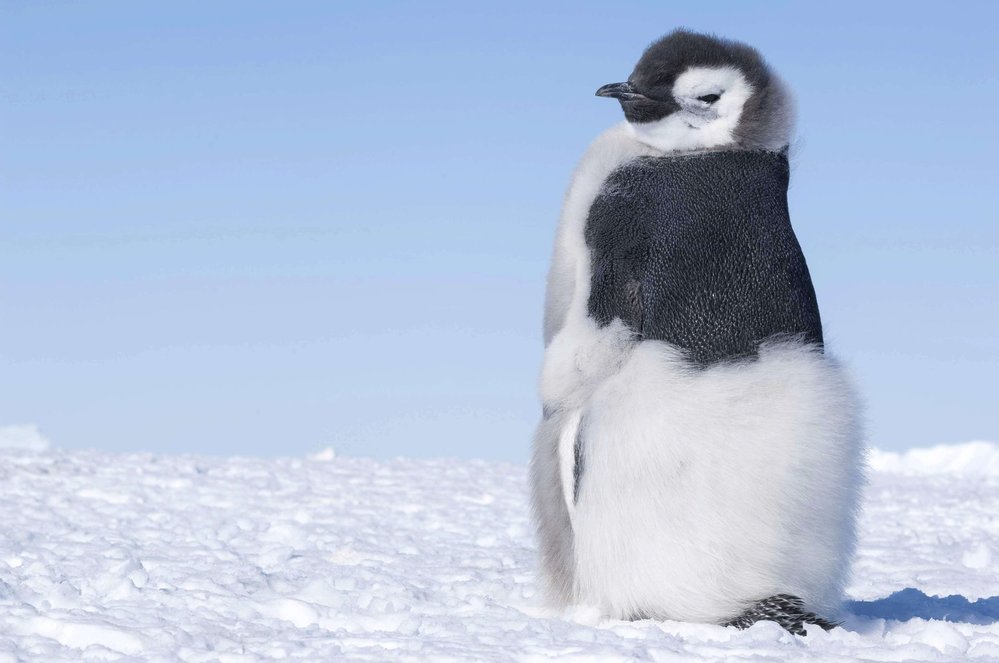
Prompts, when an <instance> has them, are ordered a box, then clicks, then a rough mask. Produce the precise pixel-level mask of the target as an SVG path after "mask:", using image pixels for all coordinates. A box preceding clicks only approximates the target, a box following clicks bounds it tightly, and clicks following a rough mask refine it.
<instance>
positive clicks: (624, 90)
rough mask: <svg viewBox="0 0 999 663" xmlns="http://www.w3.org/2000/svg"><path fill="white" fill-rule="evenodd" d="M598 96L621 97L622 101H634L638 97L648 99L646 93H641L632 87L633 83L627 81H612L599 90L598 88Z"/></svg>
mask: <svg viewBox="0 0 999 663" xmlns="http://www.w3.org/2000/svg"><path fill="white" fill-rule="evenodd" d="M597 96H598V97H610V98H612V99H620V100H621V101H634V100H638V99H646V98H647V97H646V96H645V95H644V94H640V93H639V92H637V91H636V90H635V88H633V87H631V83H628V82H627V81H626V82H624V83H611V84H609V85H605V86H603V87H602V88H600V89H599V90H597Z"/></svg>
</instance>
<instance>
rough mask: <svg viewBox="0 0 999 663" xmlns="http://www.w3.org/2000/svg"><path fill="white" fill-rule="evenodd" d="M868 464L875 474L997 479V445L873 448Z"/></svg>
mask: <svg viewBox="0 0 999 663" xmlns="http://www.w3.org/2000/svg"><path fill="white" fill-rule="evenodd" d="M869 463H870V466H871V469H873V470H875V471H877V472H894V473H900V474H938V473H953V474H962V475H978V476H999V444H996V443H994V442H983V441H977V442H967V443H965V444H941V445H938V446H935V447H929V448H926V449H910V450H908V451H903V452H901V453H899V452H893V451H879V450H877V449H874V450H872V451H871V455H870V458H869Z"/></svg>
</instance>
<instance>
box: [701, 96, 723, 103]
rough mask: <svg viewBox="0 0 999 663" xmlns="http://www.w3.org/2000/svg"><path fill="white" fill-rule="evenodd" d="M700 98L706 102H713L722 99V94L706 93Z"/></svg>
mask: <svg viewBox="0 0 999 663" xmlns="http://www.w3.org/2000/svg"><path fill="white" fill-rule="evenodd" d="M698 99H699V100H700V101H703V102H704V103H706V104H713V103H715V102H716V101H718V100H719V99H721V95H720V94H706V95H704V96H703V97H698Z"/></svg>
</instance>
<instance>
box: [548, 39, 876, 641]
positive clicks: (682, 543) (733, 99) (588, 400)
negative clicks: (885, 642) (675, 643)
mask: <svg viewBox="0 0 999 663" xmlns="http://www.w3.org/2000/svg"><path fill="white" fill-rule="evenodd" d="M596 94H597V96H600V97H606V98H611V99H616V100H618V101H619V102H620V105H621V108H622V109H623V111H624V121H623V122H621V123H620V124H618V125H616V126H613V127H612V128H610V129H609V130H607V131H606V132H604V133H603V134H601V135H600V136H598V137H597V138H596V140H595V141H594V142H593V143H592V145H591V146H590V147H589V149H588V150H587V152H586V153H585V155H584V156H583V158H582V160H581V161H580V163H579V165H578V166H577V168H576V170H575V172H574V174H573V176H572V179H571V183H570V185H569V188H568V191H567V193H566V195H565V199H564V203H563V208H562V213H561V217H560V220H559V224H558V229H557V231H556V237H555V246H554V250H553V253H552V261H551V266H550V269H549V273H548V280H547V290H546V296H545V311H544V342H545V352H544V358H543V362H542V369H541V379H540V393H541V400H542V406H543V407H542V418H541V422H540V424H539V425H538V427H537V431H536V433H535V436H534V442H533V451H532V458H531V465H530V482H531V499H532V510H533V515H534V520H535V524H536V533H537V538H538V544H539V545H538V548H539V556H540V562H539V567H540V576H541V579H542V581H543V585H544V595H545V596H546V597H547V599H548V601H549V603H550V604H551V605H552V606H554V607H555V608H566V607H568V606H574V605H586V606H595V607H597V608H599V610H600V611H601V614H603V615H604V616H606V617H608V618H612V619H623V620H636V619H656V620H678V621H696V622H707V623H715V624H723V625H731V626H736V627H739V628H745V627H748V626H750V625H751V624H753V623H755V622H756V621H760V620H773V621H776V622H778V623H779V624H780V625H781V626H783V627H784V628H786V629H787V630H789V631H791V632H792V633H795V634H802V635H803V634H805V625H806V624H816V625H818V626H821V627H823V628H832V627H833V626H834V625H835V624H836V622H835V621H834V618H835V616H836V615H837V614H838V612H839V609H840V603H841V598H842V592H843V586H844V583H845V582H846V580H847V574H848V571H849V567H850V561H851V557H852V555H853V551H854V547H855V540H856V534H855V531H856V514H857V509H858V502H859V499H860V491H861V487H862V485H863V483H864V472H863V466H862V459H863V453H864V451H863V444H862V431H861V425H860V401H859V397H858V395H857V393H856V390H855V388H854V387H853V385H852V383H851V381H850V378H849V376H848V375H847V374H846V371H845V369H844V368H843V367H842V366H841V365H840V364H839V363H838V362H837V361H836V360H835V358H833V357H832V356H831V355H830V354H828V353H827V352H826V350H825V346H824V339H823V335H822V323H821V319H820V316H819V309H818V304H817V300H816V295H815V290H814V287H813V285H812V281H811V278H810V275H809V271H808V267H807V265H806V263H805V259H804V256H803V254H802V251H801V248H800V245H799V243H798V241H797V239H796V237H795V234H794V231H793V229H792V227H791V223H790V218H789V213H788V206H787V188H788V182H789V177H790V168H789V163H788V151H789V143H790V138H791V132H792V126H793V115H794V113H793V102H792V97H791V94H790V92H789V91H788V89H787V87H786V86H785V84H784V83H783V82H782V81H781V80H780V79H779V78H778V76H777V75H776V74H775V73H774V71H773V70H772V69H771V68H770V66H769V65H768V64H767V63H766V62H765V61H764V59H763V58H762V56H761V55H760V54H759V53H758V52H757V51H756V50H755V49H753V48H752V47H750V46H748V45H746V44H743V43H741V42H736V41H732V40H728V39H722V38H718V37H715V36H712V35H706V34H700V33H695V32H691V31H688V30H684V29H679V30H676V31H674V32H672V33H669V34H667V35H666V36H664V37H662V38H661V39H659V40H658V41H655V42H654V43H652V45H650V46H649V47H648V48H647V49H646V50H645V52H644V53H643V55H642V56H641V58H640V59H639V61H638V64H637V65H636V66H635V69H634V71H633V72H632V73H631V76H630V77H629V78H628V80H627V81H626V82H623V83H613V84H610V85H604V86H603V87H601V88H600V89H598V90H597V92H596Z"/></svg>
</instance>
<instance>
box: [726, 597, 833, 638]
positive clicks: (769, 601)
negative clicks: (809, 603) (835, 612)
mask: <svg viewBox="0 0 999 663" xmlns="http://www.w3.org/2000/svg"><path fill="white" fill-rule="evenodd" d="M763 621H770V622H777V623H778V624H780V625H781V626H782V627H784V628H785V629H786V630H787V631H789V632H791V633H793V634H794V635H806V633H805V624H815V625H816V626H821V627H822V628H823V629H825V630H826V631H828V630H829V629H832V628H835V627H837V626H839V624H840V622H832V621H829V620H828V619H824V618H822V617H819V616H818V615H816V614H815V613H814V612H810V611H808V610H806V609H805V603H804V601H802V600H801V599H800V598H798V597H797V596H792V595H790V594H776V595H774V596H770V597H768V598H765V599H763V600H761V601H757V602H756V603H754V604H753V605H751V606H749V607H748V608H746V610H744V611H743V612H742V613H741V614H740V615H739V616H738V617H735V618H733V619H730V620H728V621H727V622H723V623H722V626H734V627H736V628H738V629H744V628H749V627H750V626H752V625H753V624H755V623H756V622H763Z"/></svg>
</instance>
